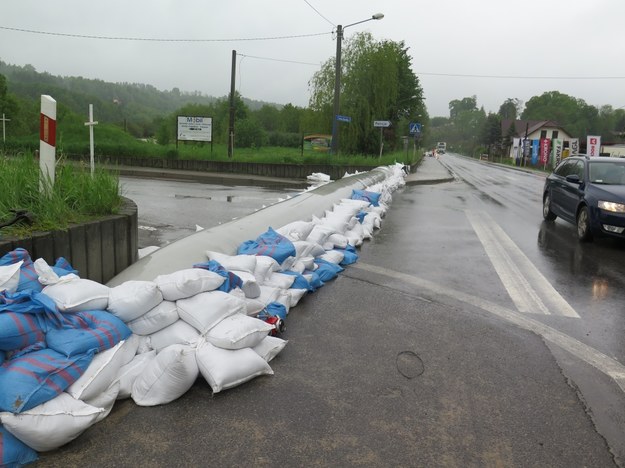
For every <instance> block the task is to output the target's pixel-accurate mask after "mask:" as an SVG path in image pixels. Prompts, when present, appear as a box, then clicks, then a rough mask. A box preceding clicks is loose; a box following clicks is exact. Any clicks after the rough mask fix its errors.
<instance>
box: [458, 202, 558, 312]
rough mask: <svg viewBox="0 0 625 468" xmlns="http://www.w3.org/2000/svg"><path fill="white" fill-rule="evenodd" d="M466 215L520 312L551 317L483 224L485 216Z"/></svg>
mask: <svg viewBox="0 0 625 468" xmlns="http://www.w3.org/2000/svg"><path fill="white" fill-rule="evenodd" d="M465 214H466V216H467V218H468V219H469V222H470V223H471V225H472V226H473V230H474V231H475V233H476V234H477V237H478V239H479V240H480V242H481V243H482V246H483V247H484V250H485V251H486V254H487V255H488V258H489V259H490V261H491V263H492V264H493V267H495V271H496V272H497V274H498V275H499V278H500V279H501V282H502V283H503V285H504V287H505V288H506V290H507V291H508V294H509V295H510V298H511V299H512V302H514V305H515V306H516V308H517V309H518V310H519V312H523V313H528V314H531V313H542V314H545V315H549V314H550V312H549V309H547V306H545V304H544V303H543V301H542V300H541V299H540V297H538V294H536V291H534V288H532V286H531V285H530V284H529V283H528V281H527V279H526V278H525V276H524V275H523V274H522V273H521V271H520V270H519V268H518V267H517V265H516V263H515V262H514V261H513V260H512V258H510V255H509V254H508V252H507V251H506V249H504V247H503V246H502V245H501V243H500V242H499V240H498V238H497V236H496V235H495V233H494V232H493V230H492V226H488V227H487V226H486V223H485V222H483V219H484V214H483V213H480V214H476V213H473V212H471V211H466V212H465ZM489 224H490V223H489ZM504 235H505V233H504Z"/></svg>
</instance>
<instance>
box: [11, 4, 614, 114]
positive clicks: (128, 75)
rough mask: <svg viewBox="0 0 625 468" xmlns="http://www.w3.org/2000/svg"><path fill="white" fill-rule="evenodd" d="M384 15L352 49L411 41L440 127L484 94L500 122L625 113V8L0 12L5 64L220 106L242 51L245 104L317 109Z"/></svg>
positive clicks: (220, 7) (185, 7)
mask: <svg viewBox="0 0 625 468" xmlns="http://www.w3.org/2000/svg"><path fill="white" fill-rule="evenodd" d="M378 12H379V13H383V14H384V19H382V20H380V21H369V22H366V23H363V24H358V25H354V26H351V27H348V28H347V29H346V30H345V40H348V39H349V37H351V36H352V35H353V34H354V33H356V32H358V31H369V32H371V33H372V34H373V36H374V38H375V39H376V40H382V39H390V40H393V41H404V42H405V44H406V46H408V47H409V48H410V49H409V53H410V55H411V56H412V59H413V60H412V64H413V70H414V72H415V74H416V75H417V76H418V77H419V80H420V83H421V86H422V87H423V91H424V96H425V98H426V105H427V108H428V112H429V114H430V116H448V115H449V102H450V101H452V100H454V99H462V98H464V97H469V96H473V95H475V96H476V97H477V103H478V106H483V107H484V109H485V110H486V111H487V112H497V110H498V109H499V106H500V105H501V104H502V103H503V102H504V101H505V100H506V99H507V98H518V99H520V100H521V101H523V102H527V100H529V99H530V98H531V97H532V96H537V95H540V94H542V93H544V92H546V91H553V90H557V91H560V92H562V93H565V94H568V95H570V96H573V97H575V98H579V99H583V100H584V101H586V103H588V104H591V105H594V106H598V107H599V106H602V105H606V104H609V105H611V106H613V107H614V108H618V107H623V106H625V60H624V59H623V57H624V51H625V39H624V37H625V36H624V33H625V1H624V0H593V1H581V0H524V1H516V2H513V1H507V0H473V1H466V0H430V1H418V0H410V1H408V0H405V1H404V0H401V1H400V0H386V1H374V0H357V1H356V0H353V1H352V0H266V1H262V2H261V1H259V0H230V1H219V2H216V1H206V0H204V1H201V0H186V1H174V0H107V1H103V2H94V1H84V0H56V1H47V2H42V1H41V0H3V1H2V5H1V7H0V60H2V61H4V62H6V63H10V64H14V65H26V64H30V65H33V66H34V67H35V68H36V69H37V71H39V72H44V71H45V72H49V73H51V74H53V75H62V76H82V77H85V78H98V79H102V80H105V81H111V82H132V83H146V84H151V85H153V86H155V87H156V88H158V89H161V90H170V89H172V88H174V87H177V88H179V89H180V90H182V91H200V92H202V93H204V94H208V95H211V96H216V97H221V96H225V95H227V94H228V93H229V91H230V75H231V58H232V50H233V49H234V50H236V51H237V53H238V54H239V56H238V60H237V74H236V88H237V91H239V92H240V93H241V94H242V95H243V96H244V97H247V98H251V99H257V100H263V101H269V102H275V103H279V104H286V103H292V104H294V105H297V106H307V105H308V99H309V96H310V91H309V87H308V82H309V80H310V78H311V77H312V75H313V74H314V72H315V71H317V70H318V69H319V66H320V64H321V63H323V62H325V61H326V60H328V59H329V58H331V57H333V56H334V55H335V53H336V38H335V36H334V35H333V34H332V31H333V29H335V27H336V25H337V24H342V25H344V26H345V25H348V24H350V23H355V22H358V21H360V20H363V19H367V18H370V17H371V15H372V14H374V13H378ZM7 28H12V29H7ZM13 29H22V30H32V31H40V32H47V33H58V34H63V35H77V36H102V37H124V38H142V39H171V40H175V41H168V42H164V41H139V40H104V39H90V38H85V37H68V36H62V35H61V36H58V35H50V34H46V35H44V34H36V33H32V32H31V33H29V32H23V31H16V30H13ZM303 35H307V37H294V36H303ZM288 36H291V37H289V38H285V37H288ZM270 37H273V38H278V39H273V40H251V39H258V38H270ZM234 39H237V40H234ZM241 39H250V40H241ZM180 40H195V42H191V41H180ZM243 55H245V57H243ZM269 59H271V60H269ZM293 62H301V63H293ZM463 75H464V76H463ZM537 77H538V78H539V79H537ZM547 77H549V78H547ZM589 77H592V78H593V79H582V78H589ZM619 77H620V78H619ZM384 117H385V116H380V118H384Z"/></svg>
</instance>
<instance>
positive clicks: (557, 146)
mask: <svg viewBox="0 0 625 468" xmlns="http://www.w3.org/2000/svg"><path fill="white" fill-rule="evenodd" d="M562 146H563V143H562V140H560V139H556V140H553V156H554V158H555V165H556V166H557V165H558V164H560V161H562Z"/></svg>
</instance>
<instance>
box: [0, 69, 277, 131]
mask: <svg viewBox="0 0 625 468" xmlns="http://www.w3.org/2000/svg"><path fill="white" fill-rule="evenodd" d="M0 75H4V76H5V77H6V78H7V84H8V91H9V92H10V93H12V94H14V95H16V96H17V97H19V98H27V99H33V100H34V99H37V100H38V99H39V97H40V96H41V95H42V94H49V95H51V96H52V97H53V98H54V99H55V100H56V101H57V102H59V103H62V104H63V105H64V106H67V107H68V108H69V109H71V110H72V111H73V112H75V113H77V114H79V115H83V114H84V115H86V113H87V111H88V108H89V104H93V106H94V109H96V119H97V120H100V121H102V122H119V121H120V120H124V119H125V117H126V116H130V115H132V119H133V120H134V121H142V120H144V121H151V120H153V119H154V118H156V117H159V116H160V117H163V116H165V115H169V114H171V113H172V112H174V111H176V110H177V109H180V108H181V107H183V106H185V105H187V104H210V103H212V102H214V101H215V100H217V99H218V98H216V97H213V96H206V95H203V94H202V93H200V92H198V91H195V92H183V91H180V90H179V89H177V88H174V89H172V90H171V91H160V90H158V89H157V88H155V87H154V86H152V85H149V84H140V83H109V82H105V81H102V80H94V79H87V78H82V77H72V76H54V75H51V74H50V73H47V72H38V71H37V70H36V69H35V68H34V67H33V66H32V65H25V66H17V65H11V64H8V63H5V62H3V61H1V60H0ZM226 92H227V90H226ZM225 98H226V96H223V97H221V99H225ZM243 101H244V102H245V104H246V105H247V106H248V108H250V109H257V108H260V107H262V105H263V104H268V103H263V102H260V101H253V100H247V99H243ZM276 107H278V106H276Z"/></svg>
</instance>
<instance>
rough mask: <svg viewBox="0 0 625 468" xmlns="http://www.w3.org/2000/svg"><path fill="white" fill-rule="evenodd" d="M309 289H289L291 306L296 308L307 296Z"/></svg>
mask: <svg viewBox="0 0 625 468" xmlns="http://www.w3.org/2000/svg"><path fill="white" fill-rule="evenodd" d="M307 292H308V290H307V289H289V290H287V294H288V295H289V304H290V306H291V307H295V306H296V305H297V304H298V303H299V301H300V300H301V299H302V297H304V296H305V295H306V293H307Z"/></svg>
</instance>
